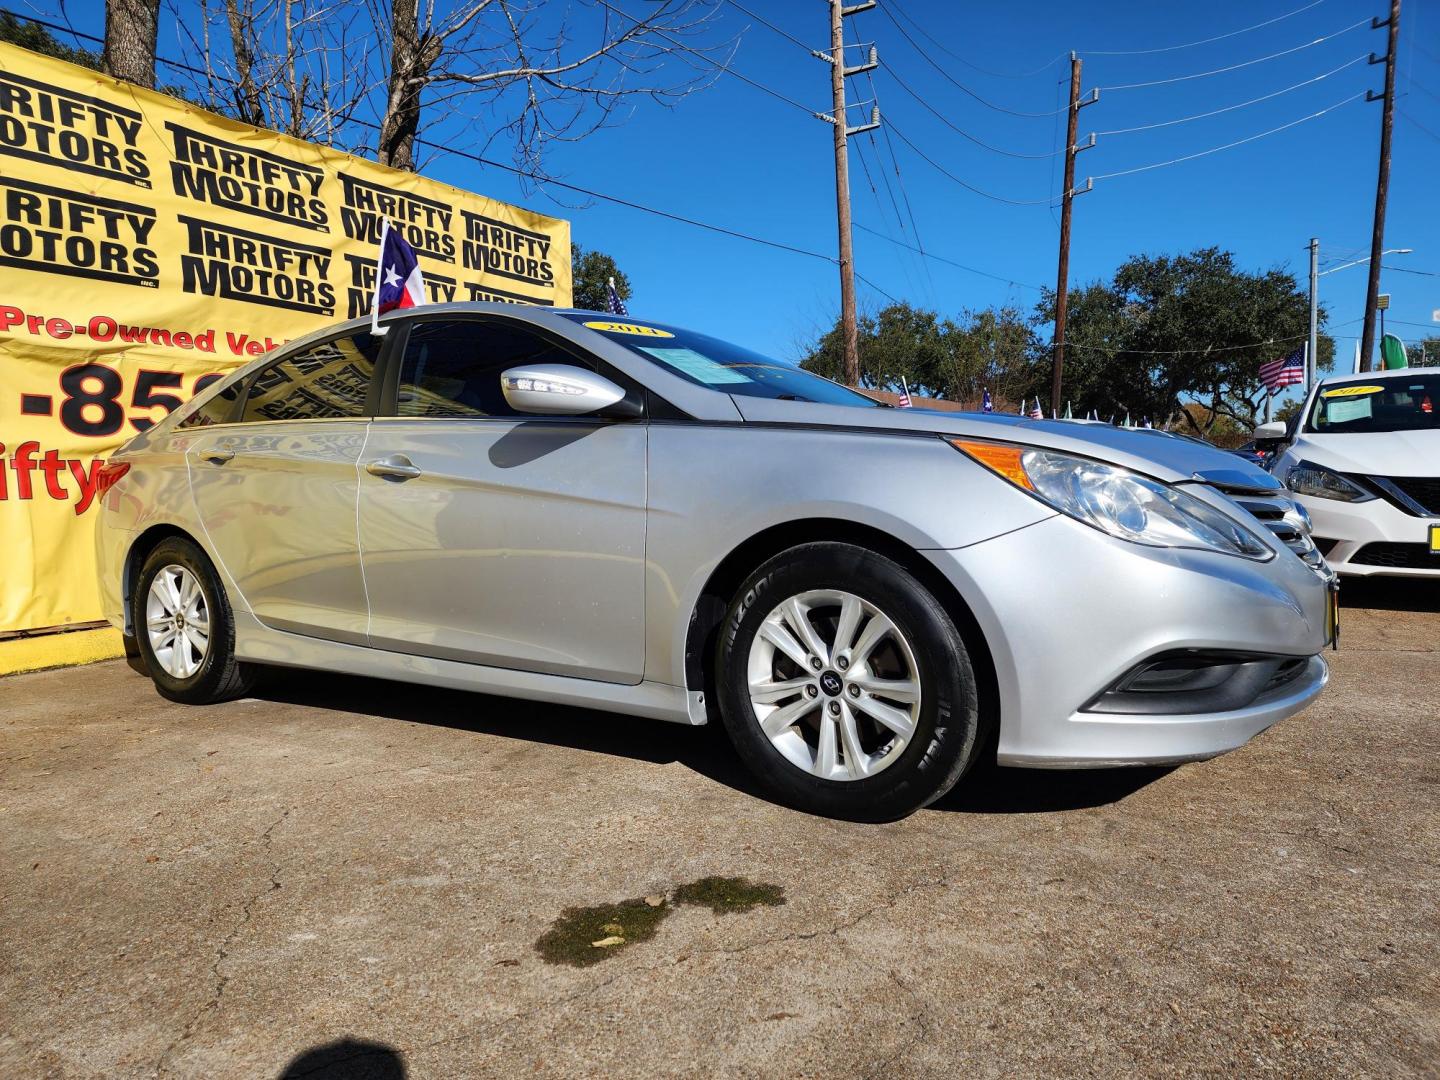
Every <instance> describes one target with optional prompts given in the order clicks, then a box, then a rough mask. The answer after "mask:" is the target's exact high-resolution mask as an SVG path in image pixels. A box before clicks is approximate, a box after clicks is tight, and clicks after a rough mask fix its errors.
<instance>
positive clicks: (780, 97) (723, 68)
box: [596, 0, 816, 116]
mask: <svg viewBox="0 0 1440 1080" xmlns="http://www.w3.org/2000/svg"><path fill="white" fill-rule="evenodd" d="M596 2H597V3H598V4H599V5H600V6H601V7H603V8H604V9H605V10H606V11H612V12H614V13H615V14H616V15H619V16H621V17H622V18H626V19H629V20H630V21H631V22H632V23H635V24H637V25H639V24H640V23H642V22H644V20H643V19H638V18H636V17H635V16H634V15H631V14H630V13H629V12H628V11H625V10H623V9H621V8H618V7H616V6H615V5H614V4H611V3H609V2H608V0H596ZM650 33H651V34H653V35H655V36H656V37H658V38H659V39H660V40H661V41H667V42H669V43H670V45H671V46H672V47H673V48H676V49H678V50H680V51H681V52H684V53H689V54H690V55H691V56H694V57H696V58H697V59H699V60H703V61H704V62H705V63H707V64H709V65H710V66H711V67H713V68H715V69H716V70H718V71H719V72H720V73H721V74H724V75H730V76H733V77H734V78H737V79H739V80H740V81H741V82H743V83H746V84H748V85H750V86H753V87H754V88H755V89H756V90H760V91H763V92H764V93H766V94H769V95H770V96H771V97H773V98H775V99H776V100H777V101H783V102H785V104H787V105H791V106H793V107H794V108H797V109H799V110H800V111H801V112H803V113H804V114H805V115H806V116H814V115H816V113H815V110H814V109H812V108H810V106H808V105H804V104H802V103H800V102H798V101H796V100H795V99H794V98H792V97H790V96H788V95H786V94H782V93H781V92H780V91H779V90H776V89H775V88H774V87H773V86H767V85H765V84H764V83H762V82H760V81H759V80H758V79H752V78H750V76H748V75H745V74H743V73H742V72H739V71H736V70H735V69H734V68H733V67H731V66H730V65H729V64H728V63H721V62H720V61H719V60H716V59H715V58H714V57H713V56H709V55H707V54H706V53H704V52H702V51H701V50H699V49H694V48H691V47H690V46H689V45H686V44H685V43H684V42H683V41H680V40H679V39H678V38H675V37H672V36H671V35H669V34H666V33H664V32H663V31H660V30H656V29H655V28H654V27H652V28H651V29H650Z"/></svg>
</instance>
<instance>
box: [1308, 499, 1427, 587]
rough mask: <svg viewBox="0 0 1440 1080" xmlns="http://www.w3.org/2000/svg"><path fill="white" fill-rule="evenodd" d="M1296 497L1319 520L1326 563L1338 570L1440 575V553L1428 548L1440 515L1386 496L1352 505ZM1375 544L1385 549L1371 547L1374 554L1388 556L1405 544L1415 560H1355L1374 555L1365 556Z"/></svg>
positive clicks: (1316, 533) (1361, 573)
mask: <svg viewBox="0 0 1440 1080" xmlns="http://www.w3.org/2000/svg"><path fill="white" fill-rule="evenodd" d="M1293 498H1294V499H1295V501H1296V502H1298V503H1300V505H1302V506H1303V507H1305V510H1306V512H1308V513H1309V515H1310V520H1311V521H1312V522H1314V539H1315V543H1316V544H1317V545H1318V546H1319V547H1320V548H1321V550H1322V551H1325V552H1326V554H1325V561H1326V562H1327V563H1329V564H1330V567H1331V568H1332V569H1333V570H1335V572H1336V573H1340V574H1347V575H1351V576H1354V577H1371V576H1376V575H1383V576H1398V577H1428V578H1440V553H1437V554H1434V555H1432V554H1430V551H1429V543H1430V527H1431V526H1432V525H1440V518H1434V517H1416V516H1415V515H1413V514H1407V513H1405V511H1403V510H1401V509H1400V508H1399V507H1397V506H1392V505H1391V504H1390V503H1389V502H1387V501H1386V500H1384V499H1371V500H1369V501H1368V502H1362V503H1347V502H1340V501H1339V500H1338V499H1316V498H1313V497H1311V496H1308V495H1294V496H1293ZM1327 541H1334V544H1333V545H1330V544H1328V543H1327ZM1370 544H1381V545H1385V547H1384V548H1372V549H1371V552H1372V553H1373V552H1377V551H1384V552H1386V554H1387V555H1388V554H1389V553H1390V552H1393V551H1395V550H1397V549H1395V548H1394V546H1393V545H1397V544H1399V545H1404V546H1405V547H1404V549H1403V550H1405V551H1407V552H1410V553H1413V557H1412V558H1409V559H1406V560H1404V561H1406V562H1408V563H1410V564H1411V565H1405V566H1393V565H1383V564H1376V563H1367V562H1360V561H1356V559H1357V557H1359V558H1360V559H1365V558H1374V557H1375V556H1374V555H1373V554H1362V552H1363V551H1364V549H1365V548H1366V547H1367V546H1368V545H1370ZM1327 548H1328V550H1326V549H1327ZM1415 563H1419V564H1420V565H1414V564H1415Z"/></svg>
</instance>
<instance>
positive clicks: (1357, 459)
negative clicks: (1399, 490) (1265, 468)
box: [1290, 430, 1440, 476]
mask: <svg viewBox="0 0 1440 1080" xmlns="http://www.w3.org/2000/svg"><path fill="white" fill-rule="evenodd" d="M1290 455H1291V456H1292V457H1300V458H1304V459H1305V460H1306V461H1313V462H1314V463H1315V464H1316V465H1324V466H1325V467H1326V468H1327V469H1334V470H1336V471H1338V472H1349V473H1366V474H1370V475H1374V476H1437V475H1440V430H1434V431H1375V432H1359V431H1357V432H1352V433H1350V434H1345V435H1339V434H1336V435H1318V434H1303V435H1301V436H1300V438H1299V439H1297V440H1296V441H1295V443H1294V444H1293V445H1292V446H1291V447H1290Z"/></svg>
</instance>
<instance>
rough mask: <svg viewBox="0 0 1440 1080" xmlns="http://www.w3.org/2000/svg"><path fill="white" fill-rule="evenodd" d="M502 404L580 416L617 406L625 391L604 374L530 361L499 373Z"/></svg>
mask: <svg viewBox="0 0 1440 1080" xmlns="http://www.w3.org/2000/svg"><path fill="white" fill-rule="evenodd" d="M500 389H501V391H502V392H503V393H504V395H505V403H506V404H507V405H509V406H510V407H511V408H512V409H514V410H515V411H516V412H522V413H542V414H545V415H548V416H557V415H559V416H583V415H585V414H586V413H593V412H599V411H600V410H601V409H608V408H610V407H611V406H613V405H618V404H619V403H620V402H622V401H624V400H625V391H624V390H621V389H620V387H618V386H616V385H615V384H614V383H613V382H611V381H610V380H609V379H607V378H605V377H604V376H603V375H597V374H595V372H593V371H588V370H586V369H585V368H581V367H575V366H573V365H571V364H529V365H527V366H525V367H513V368H510V369H508V370H507V371H505V372H504V373H503V374H502V375H501V376H500Z"/></svg>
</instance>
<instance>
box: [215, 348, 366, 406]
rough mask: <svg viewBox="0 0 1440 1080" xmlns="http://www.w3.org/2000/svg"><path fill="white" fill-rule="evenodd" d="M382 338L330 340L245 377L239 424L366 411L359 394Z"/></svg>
mask: <svg viewBox="0 0 1440 1080" xmlns="http://www.w3.org/2000/svg"><path fill="white" fill-rule="evenodd" d="M381 344H382V339H381V338H378V337H374V336H373V335H371V334H368V333H359V334H351V335H349V336H347V337H340V338H333V339H331V340H330V341H325V342H322V343H320V344H319V345H312V346H310V348H308V349H303V350H301V351H300V352H297V353H292V354H291V355H289V356H287V357H286V358H285V359H284V360H281V361H278V362H277V363H274V364H271V365H270V366H269V367H267V368H264V369H262V370H261V371H260V373H259V374H258V375H256V376H254V377H253V378H252V379H251V380H250V389H249V392H248V393H247V394H246V397H245V407H244V409H243V411H242V412H241V414H240V420H241V422H242V423H251V422H254V421H258V420H330V419H336V418H344V417H351V416H365V415H368V414H367V413H366V411H365V397H366V395H367V394H369V392H370V381H371V379H372V378H373V377H374V375H375V361H376V360H377V359H378V358H379V356H380V346H381Z"/></svg>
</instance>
